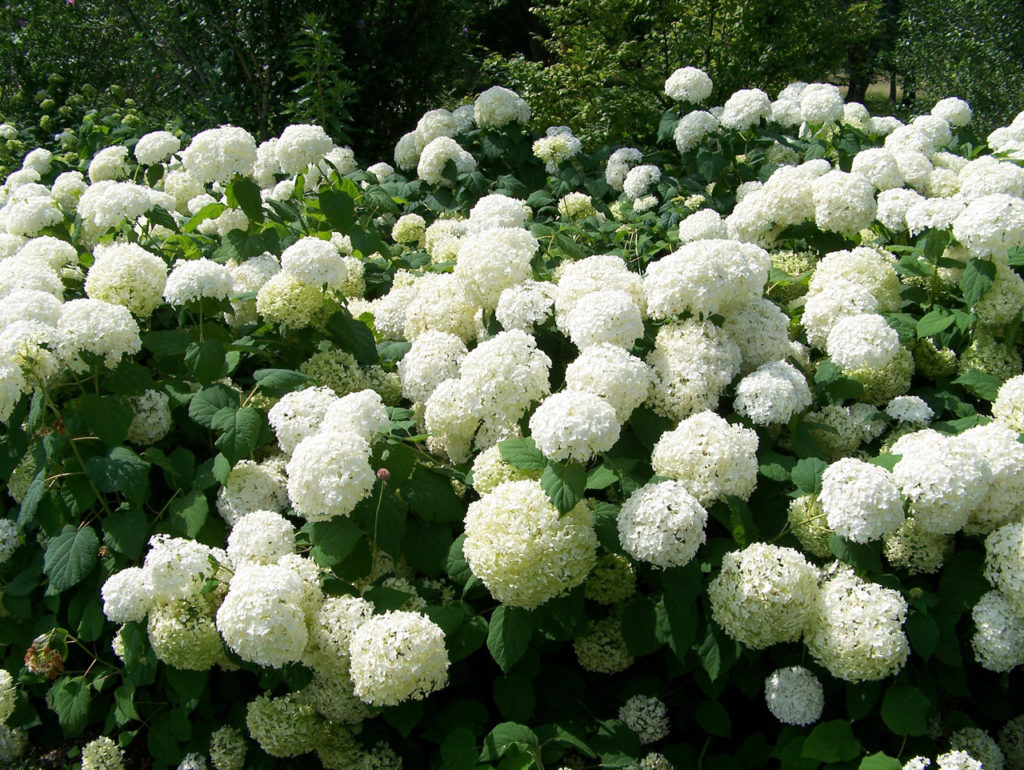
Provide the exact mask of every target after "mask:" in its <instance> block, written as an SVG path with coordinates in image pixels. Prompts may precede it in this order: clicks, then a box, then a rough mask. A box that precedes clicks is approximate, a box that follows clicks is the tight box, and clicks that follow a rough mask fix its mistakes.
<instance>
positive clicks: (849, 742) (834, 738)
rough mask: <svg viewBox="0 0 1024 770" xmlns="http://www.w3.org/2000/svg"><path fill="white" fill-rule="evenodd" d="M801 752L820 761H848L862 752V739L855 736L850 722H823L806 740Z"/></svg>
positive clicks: (805, 756)
mask: <svg viewBox="0 0 1024 770" xmlns="http://www.w3.org/2000/svg"><path fill="white" fill-rule="evenodd" d="M801 754H802V756H803V757H804V758H806V759H817V760H818V761H820V762H848V761H850V760H851V759H855V758H856V757H857V756H858V755H859V754H860V741H858V740H857V739H856V738H855V737H854V735H853V730H852V729H851V728H850V723H849V722H847V721H845V720H842V719H836V720H834V721H832V722H822V723H821V724H819V725H817V726H816V727H815V728H814V729H813V730H811V734H810V735H808V736H807V738H806V740H804V746H803V751H802V752H801Z"/></svg>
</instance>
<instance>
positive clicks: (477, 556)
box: [463, 480, 597, 609]
mask: <svg viewBox="0 0 1024 770" xmlns="http://www.w3.org/2000/svg"><path fill="white" fill-rule="evenodd" d="M465 526H466V540H465V542H464V544H463V552H464V553H465V556H466V559H467V561H468V562H469V566H470V568H471V569H472V570H473V574H474V575H476V576H477V577H479V578H480V579H481V580H482V581H483V583H484V585H486V586H487V588H488V590H490V592H491V594H492V595H493V596H494V598H495V599H497V600H498V601H500V602H502V603H503V604H509V605H512V606H514V607H523V608H525V609H533V608H534V607H537V606H538V605H540V604H543V603H544V602H546V601H547V600H548V599H553V598H554V597H556V596H560V595H562V594H563V593H565V592H566V591H568V590H569V589H571V588H573V587H575V586H578V585H580V584H581V583H582V582H583V581H584V580H585V579H586V577H587V575H588V574H589V573H590V570H591V569H592V568H593V566H594V563H595V560H596V553H595V552H596V549H597V535H596V534H595V533H594V524H593V515H592V514H591V512H590V509H589V508H588V507H587V506H586V504H585V503H580V504H579V505H577V506H576V507H575V508H573V509H572V511H570V512H569V513H567V514H565V515H562V516H559V514H558V510H557V509H556V508H555V506H554V505H552V503H551V501H550V500H549V499H548V496H547V495H546V494H545V493H544V490H543V489H541V486H540V484H539V483H538V482H536V481H531V480H524V481H509V482H506V483H503V484H499V485H498V486H497V487H495V488H494V489H493V490H492V491H491V492H490V493H488V494H485V495H484V496H483V497H481V498H480V499H479V500H477V501H475V502H472V503H470V504H469V507H468V509H467V511H466V519H465Z"/></svg>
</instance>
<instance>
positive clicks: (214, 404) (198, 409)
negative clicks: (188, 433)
mask: <svg viewBox="0 0 1024 770" xmlns="http://www.w3.org/2000/svg"><path fill="white" fill-rule="evenodd" d="M226 406H234V407H237V406H238V394H237V393H236V392H235V391H233V390H232V389H231V388H229V387H228V386H227V385H221V384H219V383H218V384H215V385H209V386H207V387H205V388H203V389H202V390H200V391H199V392H198V393H196V394H195V395H194V396H193V397H192V400H191V401H190V402H189V405H188V416H189V417H191V418H192V419H193V420H195V421H196V422H197V423H199V424H200V425H202V426H203V427H204V428H212V427H213V416H214V415H215V414H217V412H218V411H220V410H221V409H223V408H224V407H226Z"/></svg>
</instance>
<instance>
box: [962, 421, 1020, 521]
mask: <svg viewBox="0 0 1024 770" xmlns="http://www.w3.org/2000/svg"><path fill="white" fill-rule="evenodd" d="M1017 436H1018V434H1017V433H1016V432H1014V431H1013V430H1011V429H1010V428H1008V427H1006V426H1005V425H1003V424H1002V423H1000V422H990V423H988V424H987V425H977V426H975V427H973V428H969V429H968V430H965V431H964V432H963V433H961V434H960V435H959V436H957V437H956V439H957V441H958V442H959V443H962V444H966V445H967V446H969V447H971V448H972V449H974V450H975V451H976V452H978V453H979V454H980V455H981V456H982V457H983V458H984V459H985V462H987V463H988V466H989V469H990V470H991V471H992V482H991V484H990V485H989V487H988V494H987V495H986V497H985V498H984V500H983V501H982V502H981V503H979V504H978V505H977V507H975V508H974V510H972V511H971V516H970V519H969V520H968V522H967V525H966V527H965V528H964V529H965V531H966V532H967V533H968V534H983V535H987V534H988V533H989V532H991V531H992V530H994V529H996V528H998V527H1001V526H1003V525H1004V524H1008V523H1010V522H1011V521H1015V520H1019V519H1020V518H1021V515H1022V514H1024V444H1021V443H1020V442H1019V441H1018V440H1017Z"/></svg>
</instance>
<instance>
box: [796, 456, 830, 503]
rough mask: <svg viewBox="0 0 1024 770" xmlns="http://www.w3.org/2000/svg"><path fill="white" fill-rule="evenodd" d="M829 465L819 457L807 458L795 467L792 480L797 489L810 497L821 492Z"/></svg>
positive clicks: (799, 461)
mask: <svg viewBox="0 0 1024 770" xmlns="http://www.w3.org/2000/svg"><path fill="white" fill-rule="evenodd" d="M826 468H828V463H827V462H825V461H824V460H821V459H819V458H817V457H805V458H804V459H802V460H798V461H797V464H796V465H794V466H793V472H792V474H791V475H792V479H793V483H794V484H796V486H797V489H799V490H800V491H801V492H804V493H805V494H808V495H816V494H818V493H819V492H821V476H822V474H823V473H824V472H825V469H826Z"/></svg>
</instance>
